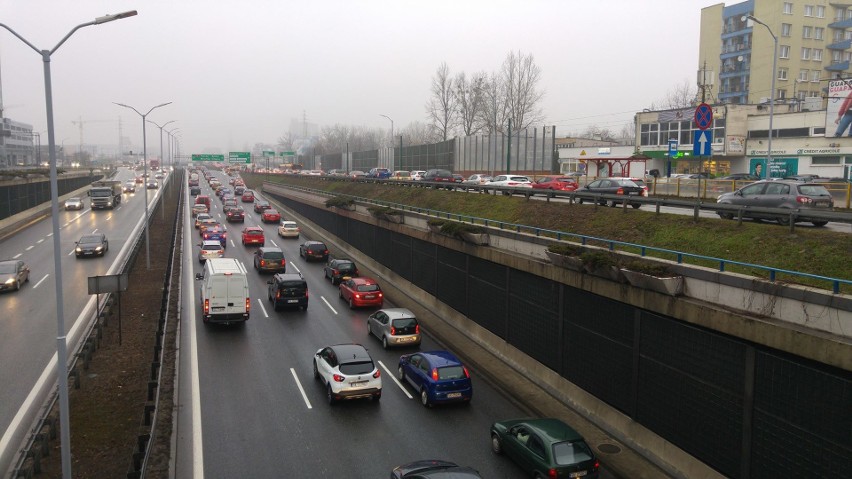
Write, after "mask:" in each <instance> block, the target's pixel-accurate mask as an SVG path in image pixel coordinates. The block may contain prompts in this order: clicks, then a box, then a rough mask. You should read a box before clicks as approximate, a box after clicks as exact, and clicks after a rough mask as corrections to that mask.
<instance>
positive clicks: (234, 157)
mask: <svg viewBox="0 0 852 479" xmlns="http://www.w3.org/2000/svg"><path fill="white" fill-rule="evenodd" d="M228 163H251V153H249V152H248V151H231V152H229V153H228Z"/></svg>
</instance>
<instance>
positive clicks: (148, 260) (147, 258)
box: [113, 102, 172, 269]
mask: <svg viewBox="0 0 852 479" xmlns="http://www.w3.org/2000/svg"><path fill="white" fill-rule="evenodd" d="M113 103H114V104H116V105H118V106H122V107H124V108H129V109H131V110H133V111H135V112H136V114H137V115H139V116H141V117H142V164H143V165H144V166H143V171H144V173H143V176H142V177H143V178H145V187H144V188H142V189H143V190H144V191H145V269H151V247H150V245H149V243H148V141H147V137H146V133H145V117H146V116H148V115H149V114H150V113H151V112H152V111H154V110H156V109H157V108H160V107H161V106H166V105H171V103H172V102H166V103H161V104H159V105H157V106H152V107H151V109H150V110H148V113H145V114H144V115H143V114H142V113H140V112H139V110H137V109H136V108H133V107H132V106H130V105H125V104H123V103H115V102H113Z"/></svg>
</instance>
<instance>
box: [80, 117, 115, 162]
mask: <svg viewBox="0 0 852 479" xmlns="http://www.w3.org/2000/svg"><path fill="white" fill-rule="evenodd" d="M111 121H113V120H83V117H82V116H80V117H77V120H71V123H73V124H74V125H77V126H78V127H79V128H80V156H81V159H82V155H83V125H84V124H85V123H109V122H111Z"/></svg>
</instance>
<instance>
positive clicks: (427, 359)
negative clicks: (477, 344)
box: [397, 351, 473, 407]
mask: <svg viewBox="0 0 852 479" xmlns="http://www.w3.org/2000/svg"><path fill="white" fill-rule="evenodd" d="M397 374H398V376H399V380H400V381H402V382H404V383H405V382H407V383H408V384H410V385H411V386H412V387H414V389H416V390H417V391H418V393H419V394H420V402H421V403H422V404H423V405H424V406H426V407H432V405H433V404H437V403H450V402H464V403H470V400H471V399H472V398H473V384H472V383H471V381H470V373H468V371H467V368H466V367H464V364H462V362H461V361H459V359H458V358H457V357H455V356H454V355H453V353H450V352H449V351H426V352H419V353H413V354H405V355H403V356H400V358H399V369H398V370H397Z"/></svg>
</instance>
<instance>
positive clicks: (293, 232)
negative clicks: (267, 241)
mask: <svg viewBox="0 0 852 479" xmlns="http://www.w3.org/2000/svg"><path fill="white" fill-rule="evenodd" d="M299 233H301V229H300V228H299V225H298V224H296V222H295V221H282V222H281V225H280V226H279V227H278V236H280V237H282V238H298V237H299Z"/></svg>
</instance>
